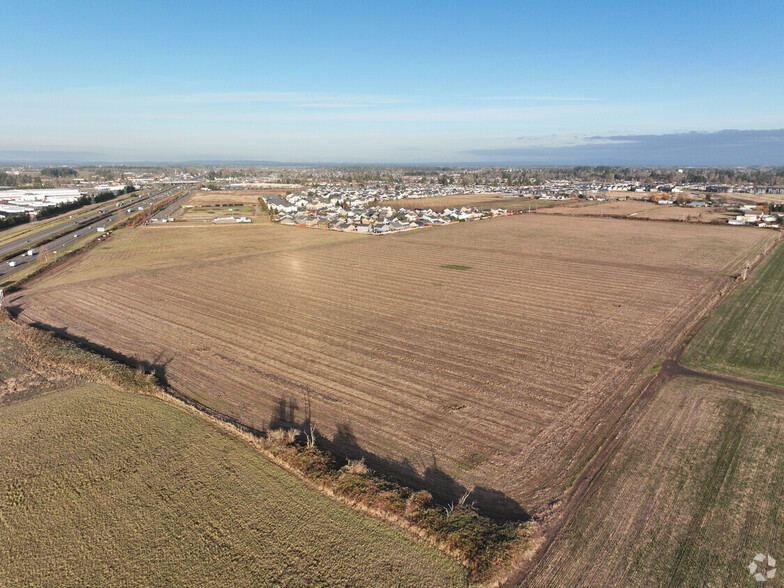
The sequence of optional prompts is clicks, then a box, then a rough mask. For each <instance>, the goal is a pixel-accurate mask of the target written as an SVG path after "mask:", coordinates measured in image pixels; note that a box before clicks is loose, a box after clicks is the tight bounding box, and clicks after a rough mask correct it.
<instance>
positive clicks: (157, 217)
mask: <svg viewBox="0 0 784 588" xmlns="http://www.w3.org/2000/svg"><path fill="white" fill-rule="evenodd" d="M192 193H193V191H192V190H188V191H187V192H185V194H183V195H182V196H180V197H179V198H177V199H176V200H175V201H174V202H172V203H171V204H169V206H167V207H166V208H164V209H163V210H160V211H158V212H156V213H155V214H153V215H152V216H151V217H150V218H149V219H147V220H148V222H151V221H161V220H163V219H167V218H170V217H171V215H173V214H174V211H175V210H177V209H178V208H179V207H180V205H181V204H182V203H183V202H185V201H186V200H187V199H188V198H190V195H191V194H192Z"/></svg>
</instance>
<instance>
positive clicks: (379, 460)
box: [269, 398, 531, 521]
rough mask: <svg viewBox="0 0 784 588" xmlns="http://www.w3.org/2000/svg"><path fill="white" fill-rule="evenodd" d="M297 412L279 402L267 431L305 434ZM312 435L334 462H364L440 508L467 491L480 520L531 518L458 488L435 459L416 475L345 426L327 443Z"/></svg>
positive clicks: (502, 499) (486, 491)
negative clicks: (427, 496)
mask: <svg viewBox="0 0 784 588" xmlns="http://www.w3.org/2000/svg"><path fill="white" fill-rule="evenodd" d="M298 408H299V406H298V403H297V401H296V400H295V399H287V398H279V399H278V401H277V404H276V407H275V410H274V412H273V414H272V417H271V418H270V421H269V429H294V428H295V429H300V430H301V431H306V430H308V429H309V428H310V425H311V422H312V421H311V419H310V418H304V419H302V420H299V421H298V420H297V414H296V413H297V410H298ZM313 424H314V425H315V423H313ZM315 433H316V434H315V437H316V445H317V446H318V447H319V448H320V449H323V450H325V451H328V452H329V453H330V454H331V455H332V456H334V457H335V459H336V460H338V462H342V463H343V464H345V463H346V462H347V461H348V460H349V459H354V460H355V459H364V460H365V463H366V464H367V466H368V467H369V468H370V469H371V470H373V471H374V472H376V473H377V474H379V475H381V476H383V477H385V478H388V479H390V480H392V481H394V482H397V483H399V484H402V485H404V486H408V487H409V488H412V489H413V490H427V491H428V492H430V494H431V495H432V496H433V499H434V500H435V501H436V502H438V503H440V504H443V505H448V504H450V503H455V502H457V501H458V500H460V498H461V497H462V496H463V495H464V494H465V493H466V492H467V491H469V490H470V494H469V497H468V503H472V504H473V506H474V508H475V509H476V511H477V512H478V513H479V514H481V515H483V516H486V517H489V518H492V519H495V520H503V521H527V520H529V519H530V518H531V516H530V515H529V514H528V512H527V511H526V510H525V509H524V508H523V507H522V506H521V505H520V503H518V502H517V501H515V500H514V499H512V498H510V497H509V496H507V495H506V494H504V493H503V492H501V491H500V490H495V489H493V488H487V487H485V486H474V487H472V488H467V487H466V486H464V485H462V484H460V483H459V482H458V481H457V480H455V479H454V478H453V477H452V476H450V475H449V474H447V473H446V472H445V471H444V470H442V469H441V468H439V467H438V463H437V461H436V458H435V456H431V458H430V461H429V463H423V466H424V468H423V469H422V471H420V470H418V469H417V468H416V467H415V466H414V464H413V463H411V461H409V460H408V459H403V460H400V461H398V460H394V459H391V458H388V457H384V456H381V455H377V454H375V453H373V452H372V451H369V450H367V449H365V448H363V447H362V446H361V445H360V443H359V440H358V439H357V437H356V435H355V434H354V432H353V430H352V427H351V424H349V423H339V424H338V425H337V431H336V432H335V434H334V435H333V436H332V438H331V439H330V438H329V437H327V436H325V435H323V434H322V433H321V432H320V431H319V430H318V429H316V430H315Z"/></svg>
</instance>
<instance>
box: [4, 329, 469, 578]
mask: <svg viewBox="0 0 784 588" xmlns="http://www.w3.org/2000/svg"><path fill="white" fill-rule="evenodd" d="M18 329H19V328H18V327H17V326H16V325H14V324H13V323H10V322H9V321H4V322H0V358H2V361H1V362H0V376H1V377H2V378H1V380H2V384H1V385H0V447H2V459H0V585H2V586H15V585H37V586H43V585H48V586H69V585H70V586H76V585H80V586H81V585H147V586H149V585H183V586H205V585H211V586H218V585H220V586H237V585H239V586H250V585H253V586H273V585H275V586H280V585H284V586H311V585H323V586H389V585H401V586H428V587H429V586H450V585H464V584H465V583H466V578H465V573H464V571H463V570H462V568H461V567H460V566H459V565H458V564H457V562H455V561H453V560H451V559H449V558H447V557H446V556H443V555H442V554H440V553H439V552H436V551H435V550H433V549H431V548H429V547H426V546H424V545H420V544H418V543H416V542H414V541H413V540H412V539H410V538H408V537H407V536H406V535H405V534H403V533H402V532H399V531H398V530H396V529H394V528H392V527H390V526H389V525H388V524H386V523H383V522H381V521H378V520H375V519H371V518H368V517H365V516H363V515H361V514H359V513H357V512H355V511H353V510H351V509H349V508H348V507H345V506H343V505H340V504H338V503H336V502H334V501H332V500H330V499H329V498H327V497H325V496H324V495H322V494H319V493H317V492H315V491H313V490H310V489H309V488H307V487H306V486H305V485H303V483H302V482H301V481H300V480H299V479H297V478H295V477H294V476H292V475H291V474H289V473H288V472H285V471H284V470H281V469H280V468H279V467H277V466H275V465H273V464H272V463H271V462H269V461H268V460H267V459H266V458H265V457H263V456H262V455H261V454H260V453H259V452H258V451H257V450H256V449H254V448H253V447H252V446H251V445H250V444H249V443H248V442H247V441H245V440H243V439H241V438H239V437H237V436H235V435H233V434H230V433H228V432H226V431H224V430H223V429H220V428H218V427H217V426H215V425H213V424H212V423H209V422H207V421H206V420H204V419H202V418H201V417H199V416H197V415H195V414H194V413H192V412H190V411H189V410H187V409H185V408H182V407H180V406H178V405H176V404H174V403H171V402H168V401H165V400H161V399H159V398H156V397H151V396H143V395H140V394H134V393H129V392H121V391H119V390H117V389H115V388H112V387H110V386H108V385H106V384H102V383H97V382H96V381H91V380H95V378H91V377H89V373H90V372H89V370H88V372H87V375H88V377H84V374H82V375H81V376H80V375H79V374H78V373H73V374H72V371H71V370H72V368H73V365H74V364H73V363H72V362H71V363H69V364H68V366H69V367H67V368H66V369H60V370H57V369H55V368H56V364H53V363H52V361H53V359H52V358H53V357H56V354H53V353H52V351H51V349H50V350H48V351H47V352H46V353H43V354H42V353H40V350H37V349H36V348H35V346H34V345H33V346H31V345H30V344H29V340H28V343H23V342H22V340H20V339H19V338H17V332H18ZM74 353H77V355H78V353H82V352H78V351H77V352H74V351H73V350H68V352H67V355H68V357H70V358H72V356H73V354H74ZM101 361H102V360H101Z"/></svg>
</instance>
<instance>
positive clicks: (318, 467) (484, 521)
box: [262, 429, 524, 581]
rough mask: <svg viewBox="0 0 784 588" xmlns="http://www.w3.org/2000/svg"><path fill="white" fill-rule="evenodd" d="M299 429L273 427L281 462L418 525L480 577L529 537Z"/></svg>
mask: <svg viewBox="0 0 784 588" xmlns="http://www.w3.org/2000/svg"><path fill="white" fill-rule="evenodd" d="M302 438H303V435H301V434H299V431H297V430H282V429H276V430H272V431H270V432H269V433H268V434H267V437H266V439H264V440H263V441H262V444H263V447H264V448H265V449H266V450H267V452H268V453H270V454H271V455H272V456H274V457H275V458H276V459H277V460H278V461H280V462H283V463H284V464H285V465H286V466H288V467H289V468H290V469H293V470H295V471H296V472H298V473H299V474H300V475H302V476H303V477H304V478H306V479H307V480H309V481H311V482H312V483H314V484H315V485H317V486H320V487H322V488H323V489H325V490H327V491H329V492H330V493H332V494H334V495H336V496H339V497H341V498H343V499H344V500H345V501H347V502H349V503H350V504H353V505H356V506H360V507H362V508H363V509H365V510H369V511H371V512H373V513H374V514H376V515H379V516H383V517H384V518H386V519H390V520H392V521H395V522H403V523H404V524H405V526H408V527H413V528H414V530H416V531H418V532H419V533H420V535H423V536H425V537H426V538H427V539H429V540H430V541H431V542H432V543H434V544H436V545H437V546H439V547H440V548H442V549H443V550H444V551H446V552H448V553H450V554H451V555H454V556H457V557H458V558H459V559H461V560H462V562H463V564H464V565H465V566H466V567H467V568H468V570H469V572H470V573H471V577H472V579H473V580H474V581H482V580H485V579H487V578H488V576H489V575H490V574H491V572H492V570H493V569H494V568H495V567H496V566H498V565H501V564H503V563H504V562H506V561H507V560H509V559H510V558H511V556H512V555H513V552H514V551H515V550H516V549H517V548H519V547H521V543H522V542H523V540H524V533H523V527H522V525H520V524H518V523H513V522H506V521H504V522H501V521H495V520H493V519H490V518H488V517H485V516H482V515H480V514H479V513H478V512H476V510H475V509H474V508H473V505H472V504H471V502H470V501H469V500H468V498H469V496H467V497H463V499H461V500H460V501H458V502H457V503H453V504H450V505H449V506H440V505H438V504H436V503H435V502H434V501H433V497H432V496H431V494H430V493H429V492H427V491H425V490H420V491H414V490H412V489H411V488H407V487H405V486H402V485H400V484H397V483H395V482H391V481H389V480H386V479H384V478H382V477H380V476H378V475H377V474H375V473H374V472H372V471H371V470H370V469H369V468H368V467H367V466H366V465H365V463H364V461H363V460H360V461H349V462H348V464H347V465H343V466H342V467H341V465H340V464H339V463H338V462H336V461H335V459H334V458H332V456H330V455H329V454H328V453H326V452H324V451H322V450H320V449H319V448H317V447H315V445H313V443H312V437H310V440H311V442H310V443H309V442H308V437H305V441H303V440H302Z"/></svg>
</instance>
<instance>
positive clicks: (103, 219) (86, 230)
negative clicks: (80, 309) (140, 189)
mask: <svg viewBox="0 0 784 588" xmlns="http://www.w3.org/2000/svg"><path fill="white" fill-rule="evenodd" d="M179 189H180V186H175V187H172V188H168V189H166V190H163V191H161V192H158V193H156V194H155V195H149V194H148V195H146V196H141V197H138V198H133V199H132V200H131V199H128V200H125V206H123V207H122V208H115V209H114V210H110V211H109V212H106V213H104V214H99V215H98V218H94V219H93V220H92V221H91V222H89V224H87V225H81V226H79V227H74V228H73V229H72V230H71V231H69V232H68V233H67V234H65V235H62V236H60V237H57V238H56V239H51V240H49V241H48V242H47V241H46V239H45V238H41V237H40V235H36V237H35V238H30V243H29V244H26V243H22V244H21V245H22V246H25V245H26V249H32V248H34V247H35V248H37V246H36V245H33V242H34V241H35V242H36V243H42V242H45V243H46V246H45V249H46V251H47V252H49V253H53V254H55V255H56V254H57V252H58V251H60V250H62V249H63V247H65V246H67V245H70V244H71V243H73V242H74V241H76V240H77V239H79V238H80V237H84V236H85V235H88V234H90V233H95V232H96V231H97V229H98V227H102V226H104V225H106V224H109V223H111V222H113V221H115V220H117V219H118V218H120V217H124V216H128V214H129V212H128V211H129V210H130V209H132V210H131V212H133V211H135V210H136V209H137V208H138V207H139V206H144V207H145V208H146V207H147V206H148V205H150V204H154V203H155V202H158V201H159V200H161V199H163V198H166V197H167V196H170V195H171V194H172V192H174V191H175V190H179ZM79 222H80V223H83V222H85V221H84V220H81V221H79ZM59 230H60V231H62V227H59ZM47 232H49V231H47ZM58 232H59V231H58ZM53 234H57V233H56V232H55V233H53ZM22 241H24V240H22ZM18 249H19V246H17V250H18ZM39 255H40V254H39ZM35 259H37V256H28V255H26V254H20V255H15V256H13V257H11V258H10V259H7V260H6V261H4V262H2V263H0V278H8V277H9V276H11V275H12V274H14V273H16V272H18V271H21V270H22V269H24V268H25V267H26V266H27V265H28V264H30V263H32V262H33V261H35ZM11 262H13V263H14V264H15V265H14V266H13V267H12V266H11V265H10V263H11Z"/></svg>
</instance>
